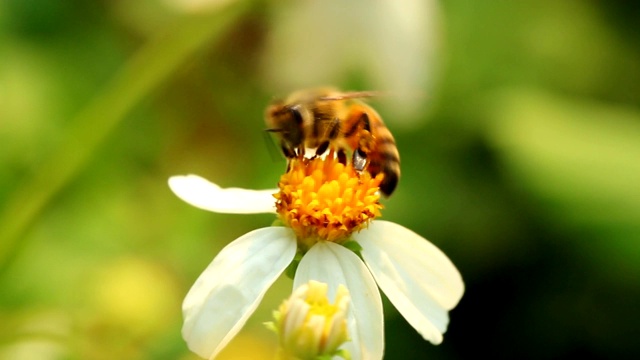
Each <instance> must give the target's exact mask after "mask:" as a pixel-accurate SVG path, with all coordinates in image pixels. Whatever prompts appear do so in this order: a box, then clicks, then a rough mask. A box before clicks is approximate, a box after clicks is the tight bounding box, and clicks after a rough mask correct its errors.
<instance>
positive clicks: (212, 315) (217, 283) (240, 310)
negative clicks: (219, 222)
mask: <svg viewBox="0 0 640 360" xmlns="http://www.w3.org/2000/svg"><path fill="white" fill-rule="evenodd" d="M296 247H297V245H296V241H295V235H294V233H293V231H291V229H289V228H285V227H268V228H262V229H258V230H254V231H252V232H250V233H248V234H246V235H243V236H242V237H240V238H238V239H237V240H235V241H233V242H232V243H230V244H229V245H227V246H226V247H225V248H224V249H222V251H220V253H219V254H218V256H216V257H215V259H213V262H211V264H209V266H208V267H207V269H206V270H205V271H204V272H203V273H202V275H200V277H199V278H198V280H197V281H196V283H195V284H193V286H192V287H191V290H189V293H188V294H187V296H186V297H185V299H184V302H183V303H182V312H183V315H184V325H183V327H182V336H183V337H184V339H185V340H186V341H187V344H188V346H189V349H191V350H192V351H193V352H195V353H196V354H198V355H200V356H202V357H204V358H210V357H213V356H215V355H216V354H217V353H218V352H219V351H220V350H221V349H222V348H223V347H224V346H225V345H227V343H228V342H229V341H230V340H231V339H232V338H233V337H234V336H235V335H236V334H237V333H238V331H240V329H241V328H242V326H243V325H244V323H245V322H246V321H247V319H248V318H249V316H250V315H251V314H252V313H253V311H254V310H255V309H256V307H257V306H258V304H259V303H260V301H261V300H262V297H263V296H264V294H265V292H266V291H267V289H268V288H269V287H270V286H271V284H273V282H274V281H275V280H276V279H277V278H278V276H280V274H281V273H282V271H284V269H285V268H286V267H287V266H288V265H289V264H290V263H291V260H293V257H294V255H295V253H296Z"/></svg>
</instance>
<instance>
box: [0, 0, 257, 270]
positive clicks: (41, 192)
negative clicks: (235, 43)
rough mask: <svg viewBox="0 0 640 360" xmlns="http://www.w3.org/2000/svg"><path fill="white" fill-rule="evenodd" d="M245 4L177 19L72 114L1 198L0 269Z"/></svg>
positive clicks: (225, 27) (239, 13) (240, 12)
mask: <svg viewBox="0 0 640 360" xmlns="http://www.w3.org/2000/svg"><path fill="white" fill-rule="evenodd" d="M248 3H250V1H236V2H234V3H233V4H231V5H229V6H226V7H224V8H221V9H219V10H217V11H215V12H213V13H207V14H196V15H188V16H182V17H181V18H179V19H177V20H176V21H175V23H174V24H173V26H169V27H168V28H166V29H163V31H162V32H161V33H159V34H158V35H157V36H156V37H155V38H154V39H152V40H151V41H149V43H147V44H146V45H145V46H143V47H142V48H141V49H140V50H139V51H138V52H137V53H136V54H134V55H133V56H132V57H131V59H129V61H128V62H127V63H125V64H124V65H123V66H122V68H121V69H120V71H119V72H118V73H116V74H115V75H114V76H113V78H112V79H111V81H110V82H109V83H108V84H107V85H106V86H105V88H104V89H103V90H102V92H101V93H100V94H98V95H97V96H96V97H95V98H94V99H93V100H92V101H91V102H89V104H87V105H86V106H85V107H84V108H83V109H82V110H81V111H80V112H79V113H78V114H77V115H76V116H75V118H74V119H73V121H71V125H70V126H69V128H68V129H67V130H66V132H65V133H66V137H65V138H64V139H63V140H62V141H61V143H60V144H59V146H58V147H57V149H54V150H53V151H52V152H51V155H50V156H49V157H48V158H47V159H45V160H44V161H42V162H41V165H40V166H39V167H38V168H36V169H35V170H34V173H33V175H32V177H31V178H29V179H25V180H24V181H23V182H21V184H20V185H18V187H17V188H16V189H15V191H13V192H12V193H11V194H10V195H9V196H8V198H7V199H6V201H5V202H4V208H3V209H2V210H1V211H0V273H2V272H3V271H4V270H5V269H6V267H7V266H8V263H9V262H10V260H12V259H13V258H15V257H16V255H17V254H18V253H19V252H20V249H21V248H22V247H23V246H24V244H25V241H19V240H20V239H21V237H22V236H23V235H24V233H25V231H27V230H28V228H29V227H30V226H31V225H32V224H33V223H34V222H35V220H36V219H37V217H38V216H39V215H40V214H41V213H42V211H43V210H44V209H45V207H46V206H47V204H48V203H49V202H50V201H51V200H52V199H53V198H54V196H55V195H56V194H57V193H58V192H59V191H60V190H61V189H63V188H64V187H65V186H66V185H68V184H69V182H71V181H72V180H73V178H74V177H75V176H76V175H77V174H78V173H79V172H80V170H81V169H82V168H83V167H84V166H85V165H86V164H87V162H88V161H89V160H90V159H91V156H92V155H93V153H94V152H95V150H96V149H97V148H98V146H99V145H100V144H102V142H103V141H104V140H105V138H107V136H108V135H109V133H110V132H111V131H112V130H113V129H114V128H115V127H116V126H117V125H118V124H119V123H120V121H121V120H123V119H124V117H125V116H126V115H127V114H128V113H129V112H130V111H131V110H132V109H133V108H134V106H135V105H136V104H138V103H139V102H140V101H141V100H142V99H143V98H145V97H146V96H148V95H149V93H151V92H152V90H153V89H155V88H157V87H158V85H159V84H161V83H162V82H163V81H165V80H167V78H169V76H170V75H171V74H172V73H173V72H174V71H175V70H176V69H177V68H178V67H179V66H180V65H181V64H183V63H184V61H185V60H186V59H187V58H189V57H190V56H192V55H193V54H194V53H195V52H196V51H197V50H199V49H201V48H203V47H204V46H205V45H207V44H210V43H212V42H214V41H216V40H218V39H219V38H220V37H221V36H222V34H223V33H224V32H225V30H226V29H228V28H229V27H230V26H231V25H232V24H233V23H234V22H235V20H236V19H238V18H239V16H240V15H241V14H243V12H244V10H245V9H246V8H247V6H246V5H247V4H248Z"/></svg>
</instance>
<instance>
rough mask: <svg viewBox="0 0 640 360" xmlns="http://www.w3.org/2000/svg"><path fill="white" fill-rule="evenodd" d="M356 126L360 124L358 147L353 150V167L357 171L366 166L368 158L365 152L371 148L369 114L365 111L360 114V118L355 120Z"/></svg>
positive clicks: (368, 151) (371, 138) (371, 136)
mask: <svg viewBox="0 0 640 360" xmlns="http://www.w3.org/2000/svg"><path fill="white" fill-rule="evenodd" d="M357 124H358V127H360V126H362V128H361V129H360V132H359V135H358V147H357V148H356V149H355V150H354V151H353V158H352V160H351V161H352V162H353V168H354V169H356V170H357V171H362V170H364V169H365V168H366V167H367V164H368V159H367V154H368V153H370V152H371V151H372V150H373V147H374V143H373V142H374V139H373V135H371V123H370V121H369V115H367V113H366V112H363V113H361V114H360V118H359V119H358V121H357Z"/></svg>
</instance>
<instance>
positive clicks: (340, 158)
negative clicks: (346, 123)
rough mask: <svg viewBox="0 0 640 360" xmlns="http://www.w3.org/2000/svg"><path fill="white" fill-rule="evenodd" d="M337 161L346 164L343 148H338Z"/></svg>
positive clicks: (345, 154)
mask: <svg viewBox="0 0 640 360" xmlns="http://www.w3.org/2000/svg"><path fill="white" fill-rule="evenodd" d="M337 157H338V162H339V163H340V164H342V165H347V153H345V152H344V149H340V150H338V154H337Z"/></svg>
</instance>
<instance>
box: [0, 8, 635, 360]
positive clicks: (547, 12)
mask: <svg viewBox="0 0 640 360" xmlns="http://www.w3.org/2000/svg"><path fill="white" fill-rule="evenodd" d="M639 40H640V8H639V7H638V5H637V4H636V3H635V2H633V1H616V2H608V1H603V0H599V1H596V0H567V1H553V0H525V1H462V0H447V1H441V2H435V1H421V0H410V1H409V0H407V1H400V2H391V1H388V2H384V1H375V2H367V1H365V0H357V1H352V2H349V3H348V4H341V2H339V1H336V0H331V1H312V0H303V1H293V0H289V1H285V0H281V1H242V0H237V1H233V0H227V1H211V0H208V1H207V0H200V1H199V0H164V1H162V0H138V1H126V0H119V1H118V0H116V1H82V0H66V1H54V0H0V144H1V145H0V287H1V288H2V290H1V291H0V359H115V358H118V359H195V358H196V357H195V355H192V354H190V352H189V351H188V350H187V349H186V346H185V344H184V342H183V340H182V338H181V335H180V327H181V312H180V303H181V301H182V298H183V297H184V295H185V294H186V292H187V291H188V289H189V287H190V286H191V284H192V283H193V281H194V280H195V279H196V278H197V276H198V275H199V273H200V272H201V271H202V270H203V269H204V268H205V267H206V265H207V264H208V263H209V262H210V261H211V260H212V259H213V257H214V255H215V254H216V253H217V252H218V251H219V250H220V249H221V248H222V247H223V246H224V245H225V244H227V243H229V242H230V241H232V240H233V239H235V238H237V237H239V236H241V235H242V234H244V233H246V232H248V231H250V230H252V229H255V228H258V227H264V226H268V225H269V224H271V222H272V221H273V217H272V216H270V215H244V216H242V215H240V216H239V215H224V214H213V213H208V212H205V211H201V210H198V209H195V208H193V207H190V206H189V205H187V204H185V203H183V202H181V201H180V200H179V199H177V198H176V197H175V196H174V195H173V194H172V193H171V192H170V190H169V188H168V186H167V183H166V181H167V178H168V177H169V176H171V175H176V174H185V173H195V174H199V175H201V176H204V177H206V178H208V179H210V180H212V181H214V182H217V183H218V184H221V185H222V186H240V187H248V188H271V187H274V185H275V184H276V182H277V180H278V178H279V174H281V173H282V171H283V170H284V167H285V162H284V160H282V159H281V157H280V156H279V154H278V153H277V151H276V150H274V149H273V146H272V144H270V143H269V142H266V141H265V139H264V133H263V131H262V130H263V129H264V123H263V109H264V107H265V105H266V104H267V103H268V102H269V101H270V100H271V99H273V98H274V97H277V96H284V95H286V94H287V93H288V92H290V91H292V90H296V89H298V88H302V87H305V86H317V85H336V86H340V87H341V88H343V89H347V90H380V91H386V92H388V94H389V95H388V96H385V97H383V98H380V99H376V100H373V101H372V102H371V104H372V105H373V106H374V107H376V108H377V109H379V112H380V113H381V115H382V116H383V118H384V119H385V121H386V123H387V125H388V127H389V128H390V129H391V130H392V131H393V133H394V135H395V136H396V139H397V142H398V147H399V150H400V154H401V156H402V165H403V170H402V171H403V175H402V179H401V182H400V185H399V188H398V190H397V191H396V193H395V194H394V195H393V196H392V197H391V198H390V199H389V200H387V201H385V202H384V204H385V210H384V212H383V215H384V218H385V219H388V220H391V221H394V222H397V223H400V224H402V225H404V226H406V227H408V228H410V229H413V230H414V231H416V232H418V233H420V234H421V235H423V236H425V237H426V238H428V239H430V240H431V241H432V242H433V243H434V244H436V245H437V246H438V247H440V248H441V249H443V250H444V251H445V253H447V254H448V255H449V257H450V258H451V259H452V260H453V262H454V263H455V264H456V265H457V267H458V268H459V269H460V272H461V273H462V275H463V278H464V280H465V283H466V286H467V290H466V294H465V296H464V297H463V299H462V301H461V303H460V304H459V306H458V307H457V308H456V309H454V310H453V311H452V312H451V320H452V321H451V324H450V327H449V331H448V332H447V333H446V335H445V340H444V343H443V344H442V345H440V346H437V347H436V346H433V345H431V344H429V343H427V342H425V341H423V340H422V339H421V338H420V336H419V335H418V334H417V333H416V332H415V331H414V330H413V329H412V328H411V327H410V326H409V325H408V324H407V323H406V322H405V320H404V319H403V318H402V317H401V316H399V314H398V313H397V312H396V311H395V309H394V308H393V306H390V304H388V303H385V319H386V325H385V326H386V342H387V343H386V356H385V358H386V359H423V358H425V359H426V358H428V359H467V358H471V357H477V356H478V355H485V356H487V357H492V358H530V359H559V358H568V357H569V356H580V357H582V358H594V359H605V358H633V357H634V355H635V357H637V356H640V341H639V340H638V335H640V41H639ZM290 286H291V281H290V280H289V279H286V278H283V279H280V280H279V281H278V282H277V283H276V285H275V286H274V287H273V288H272V289H271V290H270V291H269V293H268V294H267V297H266V298H265V300H264V301H263V303H262V304H261V306H260V307H259V309H258V311H257V312H256V313H255V315H254V316H253V317H252V318H251V320H250V321H249V323H248V324H247V326H246V327H245V329H244V330H243V331H242V332H241V333H240V335H239V336H238V338H237V339H236V340H234V341H233V342H232V343H231V345H230V346H229V348H228V349H227V350H225V352H224V353H223V354H222V356H221V358H226V359H260V358H264V359H272V358H273V348H274V344H275V342H276V339H275V335H274V334H272V333H270V332H269V331H267V330H266V329H265V328H264V326H263V325H262V322H264V321H269V320H270V319H271V317H270V313H271V311H272V310H273V309H275V308H276V306H277V305H278V304H279V302H280V301H281V300H282V299H283V297H284V296H285V295H286V294H287V293H288V292H289V291H290ZM248 349H255V350H254V351H252V352H251V351H249V350H248Z"/></svg>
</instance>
